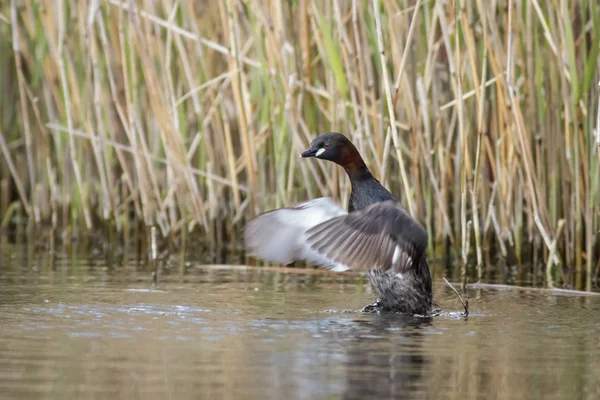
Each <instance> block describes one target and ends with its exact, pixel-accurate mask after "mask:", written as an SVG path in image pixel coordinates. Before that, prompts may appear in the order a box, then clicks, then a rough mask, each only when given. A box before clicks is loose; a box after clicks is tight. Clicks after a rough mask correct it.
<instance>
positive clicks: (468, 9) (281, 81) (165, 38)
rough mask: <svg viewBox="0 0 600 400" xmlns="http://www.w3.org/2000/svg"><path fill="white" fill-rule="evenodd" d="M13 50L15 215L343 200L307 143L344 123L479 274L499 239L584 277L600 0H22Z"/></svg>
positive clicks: (161, 213)
mask: <svg viewBox="0 0 600 400" xmlns="http://www.w3.org/2000/svg"><path fill="white" fill-rule="evenodd" d="M0 53H1V54H2V57H0V63H1V64H2V65H1V67H2V68H1V71H2V75H1V77H2V78H1V79H2V89H3V95H2V101H1V106H0V150H1V152H0V154H2V157H1V158H0V183H1V185H0V187H1V188H2V191H3V193H2V196H0V198H1V199H3V200H2V201H1V202H0V207H2V208H1V209H0V213H1V215H0V216H1V217H2V220H3V221H5V222H6V221H10V220H11V219H13V218H14V216H15V215H17V214H18V213H19V209H22V210H23V212H24V213H25V215H27V216H28V218H30V219H31V220H33V221H35V222H36V223H38V224H39V223H44V222H52V224H53V226H55V227H56V226H59V227H63V228H68V227H71V228H73V227H77V229H83V230H91V229H94V228H95V227H96V226H97V225H98V224H100V223H109V224H112V225H114V227H115V229H118V230H121V229H129V221H130V220H131V218H132V216H133V217H134V218H137V219H139V220H141V221H143V223H144V224H146V225H148V226H156V227H157V228H158V229H159V231H160V232H161V234H162V235H163V236H164V237H166V236H169V235H174V234H178V232H184V231H188V230H192V229H194V227H195V226H198V227H199V231H200V232H205V234H207V235H208V237H214V235H215V233H214V232H213V231H214V229H215V226H218V225H219V224H215V222H216V221H222V220H228V221H232V222H231V223H232V224H234V225H235V227H237V228H239V227H241V226H242V225H243V222H244V219H245V218H246V217H250V216H253V215H255V214H256V213H258V212H260V211H262V210H266V209H270V208H273V207H281V206H286V205H290V204H293V203H296V202H298V201H302V200H305V199H307V198H310V197H315V196H324V195H325V196H334V197H335V198H337V199H339V200H340V201H343V202H345V201H346V200H347V197H348V191H349V186H348V182H347V180H346V179H345V178H344V177H343V176H342V175H341V173H340V172H339V170H338V169H336V168H333V167H332V166H331V165H327V164H325V163H315V162H311V161H302V162H299V161H297V159H296V158H297V155H298V153H299V152H300V151H301V150H302V149H303V148H305V147H306V146H307V145H308V143H309V142H310V140H311V138H313V137H315V136H316V135H317V134H318V133H322V132H326V131H340V132H343V133H345V134H347V135H349V136H350V137H351V138H352V140H353V141H354V142H355V143H356V144H357V145H358V147H359V150H360V151H361V152H362V153H363V154H364V155H365V158H366V159H367V162H368V164H369V165H370V166H371V167H372V170H373V172H374V173H375V175H376V176H378V177H379V178H381V180H382V181H383V182H384V183H385V184H386V185H388V186H389V187H390V188H391V189H392V191H393V192H395V193H396V194H398V195H399V196H400V198H401V200H402V202H403V203H404V204H405V205H406V207H407V209H409V210H410V212H411V213H412V214H413V215H414V216H415V217H416V218H418V219H419V220H420V221H422V222H423V224H424V225H425V226H426V228H427V230H428V232H429V234H430V238H431V241H430V243H431V245H430V249H429V251H430V254H431V255H434V256H435V255H438V256H439V255H441V254H443V253H444V251H445V250H444V243H446V242H447V243H449V246H450V250H451V251H452V252H454V253H455V254H456V255H457V256H460V258H461V260H462V263H463V265H464V271H465V272H466V269H467V267H468V266H469V265H475V266H477V276H478V278H479V279H480V278H481V277H482V276H483V274H484V273H485V270H486V269H485V268H484V266H485V264H487V265H489V264H493V263H494V260H493V259H492V258H490V256H491V255H494V254H499V255H501V256H502V257H504V258H509V259H510V258H514V259H516V260H517V261H520V262H522V261H526V260H528V259H530V258H531V256H532V255H533V254H535V255H538V254H539V255H542V256H543V257H542V258H543V259H544V261H545V262H547V268H548V274H550V268H551V266H552V265H553V264H554V265H557V266H558V265H563V264H564V265H566V266H568V267H566V268H567V269H569V268H571V272H574V273H575V275H576V277H577V278H576V279H575V282H576V285H575V286H577V287H578V288H581V287H583V286H584V284H585V286H586V287H587V288H588V289H589V288H590V287H591V284H592V277H593V275H594V271H593V270H594V268H596V265H597V263H598V259H599V257H598V255H599V247H600V246H599V240H598V231H599V229H600V228H599V226H600V224H599V221H600V209H599V207H598V204H600V202H599V201H598V200H599V198H600V194H599V190H598V189H599V187H600V179H599V171H600V168H599V167H600V130H599V129H600V100H599V95H598V88H597V85H596V84H597V82H598V81H599V80H600V73H599V69H598V65H599V55H600V5H599V4H598V2H594V1H590V2H583V1H579V0H549V1H546V2H540V1H539V0H492V1H483V0H454V1H421V0H411V1H402V0H373V1H370V2H361V1H358V0H352V1H342V0H332V1H326V2H323V1H317V0H297V1H289V2H285V1H277V0H274V1H262V0H244V1H240V0H227V1H220V2H191V1H178V0H153V1H151V0H138V1H119V0H104V1H96V0H81V1H77V2H76V1H67V0H61V1H52V2H51V1H48V0H36V1H34V0H12V1H10V2H9V1H7V2H3V3H1V4H0ZM594 153H596V154H597V155H595V154H594ZM19 206H21V208H19ZM563 221H564V222H563ZM563 224H564V225H563ZM237 228H236V229H237ZM528 257H529V258H528ZM563 269H564V268H563ZM553 270H554V273H555V274H554V277H552V275H548V279H549V280H554V284H556V283H557V281H558V282H559V281H560V280H561V279H562V278H561V277H562V275H561V274H562V269H559V268H554V269H553Z"/></svg>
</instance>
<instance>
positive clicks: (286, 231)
mask: <svg viewBox="0 0 600 400" xmlns="http://www.w3.org/2000/svg"><path fill="white" fill-rule="evenodd" d="M301 156H302V157H316V158H320V159H322V160H329V161H332V162H334V163H336V164H338V165H341V166H342V167H343V168H344V170H345V171H346V173H347V174H348V177H349V178H350V182H351V184H352V192H351V193H350V200H349V202H348V212H346V211H344V210H343V209H342V208H341V207H340V206H339V205H337V204H336V203H335V202H334V201H333V200H332V199H330V198H328V197H325V198H318V199H314V200H310V201H307V202H305V203H302V204H299V205H297V206H295V207H290V208H281V209H277V210H273V211H269V212H266V213H264V214H261V215H259V216H257V217H256V218H254V219H252V220H251V221H250V222H249V223H248V225H247V227H246V230H245V242H246V247H247V249H248V250H249V251H250V252H251V253H252V254H254V255H256V256H258V257H260V258H263V259H265V260H268V261H272V262H279V263H286V264H287V263H291V262H294V261H298V260H306V261H309V262H311V263H314V264H317V265H319V266H322V267H324V268H328V269H331V270H334V271H346V270H348V269H359V270H364V271H366V273H367V276H368V277H369V280H370V281H371V284H372V285H373V288H374V289H375V292H377V294H378V295H379V300H378V301H376V302H375V303H373V304H371V305H369V306H367V307H365V308H364V309H363V311H369V312H381V311H392V312H403V313H409V314H421V315H426V314H428V313H429V312H430V310H431V297H432V295H431V275H430V273H429V267H428V265H427V261H426V260H425V248H426V246H427V232H426V231H425V230H424V229H423V227H422V226H421V225H420V224H419V223H418V222H417V221H415V220H414V219H413V218H412V217H411V216H410V214H408V212H406V210H405V209H404V208H403V207H402V205H401V204H400V203H399V202H398V200H396V198H395V197H394V196H393V195H392V194H391V193H390V192H389V191H388V190H387V189H386V188H384V187H383V186H382V185H381V183H379V181H378V180H377V179H375V177H374V176H373V175H372V174H371V172H370V171H369V169H368V168H367V166H366V165H365V163H364V161H363V159H362V157H361V156H360V154H359V152H358V150H357V149H356V147H354V145H353V144H352V143H351V142H350V140H348V139H347V138H346V137H345V136H344V135H342V134H340V133H326V134H323V135H321V136H319V137H317V138H316V139H315V140H313V142H312V143H311V146H310V148H309V149H307V150H306V151H304V152H303V153H302V154H301Z"/></svg>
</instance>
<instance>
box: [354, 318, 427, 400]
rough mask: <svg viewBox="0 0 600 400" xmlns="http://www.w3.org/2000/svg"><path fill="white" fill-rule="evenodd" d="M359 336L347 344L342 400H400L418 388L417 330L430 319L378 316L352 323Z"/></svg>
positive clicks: (419, 340) (422, 361) (420, 357)
mask: <svg viewBox="0 0 600 400" xmlns="http://www.w3.org/2000/svg"><path fill="white" fill-rule="evenodd" d="M354 322H355V323H356V324H357V325H358V326H359V327H360V329H359V330H360V332H361V333H360V334H359V335H357V336H355V337H354V338H353V339H352V340H349V341H348V345H347V352H346V358H347V360H346V362H345V363H344V368H345V370H346V387H345V388H344V393H343V398H344V399H365V398H381V399H389V398H394V399H402V398H408V397H412V396H409V395H413V396H414V393H413V392H414V391H415V389H416V388H419V387H421V386H422V385H421V380H422V378H423V373H424V366H425V364H427V363H428V359H427V357H426V356H425V355H424V354H423V351H422V347H423V339H424V336H423V333H422V332H421V328H423V327H425V326H428V325H430V322H431V318H417V317H410V316H401V315H378V316H375V318H374V319H373V320H368V321H364V320H363V321H354Z"/></svg>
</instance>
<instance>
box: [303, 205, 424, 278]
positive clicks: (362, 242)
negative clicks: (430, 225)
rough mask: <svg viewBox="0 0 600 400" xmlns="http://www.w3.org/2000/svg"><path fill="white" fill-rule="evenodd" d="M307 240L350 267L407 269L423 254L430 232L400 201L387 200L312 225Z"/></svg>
mask: <svg viewBox="0 0 600 400" xmlns="http://www.w3.org/2000/svg"><path fill="white" fill-rule="evenodd" d="M307 243H308V245H309V246H310V248H311V249H312V250H314V251H315V252H316V253H318V254H320V255H321V256H322V257H325V258H327V259H330V260H332V261H334V262H336V263H340V264H343V265H346V266H348V267H349V268H353V269H371V268H378V269H382V270H384V271H387V270H392V271H394V272H396V273H404V272H407V271H408V270H409V269H411V268H412V267H413V266H414V265H418V262H419V261H420V260H421V258H423V256H424V254H425V249H426V247H427V232H426V231H425V230H424V229H423V227H422V226H421V225H420V224H419V223H418V222H417V221H415V220H414V219H413V218H412V217H411V216H410V214H408V212H406V210H404V208H402V206H401V205H400V204H399V203H397V202H394V201H384V202H379V203H375V204H373V205H371V206H369V207H367V208H365V209H363V210H361V211H356V212H353V213H350V214H347V215H345V216H340V217H336V218H332V219H330V220H328V221H325V222H323V223H321V224H319V225H317V226H315V227H313V228H311V229H309V230H308V231H307Z"/></svg>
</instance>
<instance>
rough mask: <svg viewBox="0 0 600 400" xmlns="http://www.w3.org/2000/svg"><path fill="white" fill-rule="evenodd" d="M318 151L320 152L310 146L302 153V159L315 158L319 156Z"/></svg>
mask: <svg viewBox="0 0 600 400" xmlns="http://www.w3.org/2000/svg"><path fill="white" fill-rule="evenodd" d="M317 151H319V149H318V148H317V147H315V146H310V147H309V148H308V149H306V150H304V151H303V152H302V154H300V157H302V158H307V157H315V156H316V155H317Z"/></svg>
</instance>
